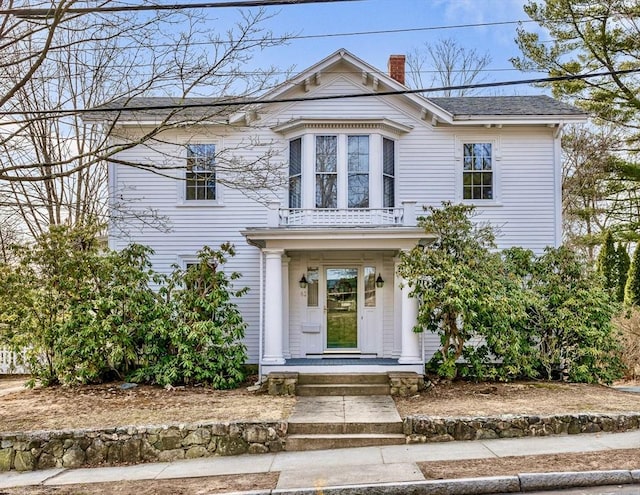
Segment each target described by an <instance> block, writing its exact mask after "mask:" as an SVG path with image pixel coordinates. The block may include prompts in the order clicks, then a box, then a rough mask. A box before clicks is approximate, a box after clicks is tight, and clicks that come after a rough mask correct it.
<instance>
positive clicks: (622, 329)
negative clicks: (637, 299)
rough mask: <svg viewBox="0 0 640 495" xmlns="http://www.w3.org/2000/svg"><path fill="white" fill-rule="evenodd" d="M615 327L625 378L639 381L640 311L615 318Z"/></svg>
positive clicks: (629, 312) (622, 314)
mask: <svg viewBox="0 0 640 495" xmlns="http://www.w3.org/2000/svg"><path fill="white" fill-rule="evenodd" d="M613 325H614V327H615V328H616V329H617V330H618V332H619V340H620V347H621V348H622V352H621V360H622V365H623V366H624V377H625V378H626V379H629V380H637V379H638V378H640V311H639V310H638V309H637V308H630V309H628V310H627V311H625V312H624V313H621V314H619V315H617V316H615V317H614V318H613Z"/></svg>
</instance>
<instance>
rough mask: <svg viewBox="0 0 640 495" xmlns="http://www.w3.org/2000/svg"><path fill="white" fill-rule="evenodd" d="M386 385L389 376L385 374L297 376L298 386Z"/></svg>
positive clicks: (312, 374) (302, 374) (313, 374)
mask: <svg viewBox="0 0 640 495" xmlns="http://www.w3.org/2000/svg"><path fill="white" fill-rule="evenodd" d="M329 384H331V385H339V384H351V385H353V384H361V385H374V384H378V385H387V384H389V376H388V375H387V374H386V373H346V374H331V373H327V374H318V373H306V374H304V373H301V374H300V375H298V385H329Z"/></svg>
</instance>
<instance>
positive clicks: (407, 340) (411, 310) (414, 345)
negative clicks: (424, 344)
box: [398, 278, 422, 364]
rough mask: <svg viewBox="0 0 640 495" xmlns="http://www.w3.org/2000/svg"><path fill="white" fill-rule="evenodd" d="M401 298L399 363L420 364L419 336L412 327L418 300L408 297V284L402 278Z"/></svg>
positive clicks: (416, 312)
mask: <svg viewBox="0 0 640 495" xmlns="http://www.w3.org/2000/svg"><path fill="white" fill-rule="evenodd" d="M401 286H402V288H401V299H402V304H401V308H402V325H401V340H402V350H401V353H400V359H398V363H399V364H421V363H422V356H420V338H419V336H418V334H417V333H415V332H414V331H413V327H414V326H415V325H416V323H417V321H418V300H417V299H415V298H413V297H410V296H409V292H410V291H411V289H410V288H409V284H408V283H407V281H406V280H405V279H404V278H403V279H401Z"/></svg>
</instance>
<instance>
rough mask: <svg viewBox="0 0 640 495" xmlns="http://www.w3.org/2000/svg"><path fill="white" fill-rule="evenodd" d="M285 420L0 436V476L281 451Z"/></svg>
mask: <svg viewBox="0 0 640 495" xmlns="http://www.w3.org/2000/svg"><path fill="white" fill-rule="evenodd" d="M286 434H287V423H286V422H285V421H279V422H273V423H199V424H191V425H177V426H130V427H122V428H110V429H90V430H61V431H35V432H27V433H0V471H9V470H11V469H15V470H16V471H31V470H34V469H48V468H55V467H65V468H78V467H81V466H96V465H117V464H133V463H140V462H167V461H173V460H176V459H192V458H196V457H208V456H214V455H220V456H227V455H238V454H247V453H248V454H264V453H266V452H279V451H281V450H283V449H284V439H285V437H286Z"/></svg>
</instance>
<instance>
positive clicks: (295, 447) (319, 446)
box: [286, 433, 406, 452]
mask: <svg viewBox="0 0 640 495" xmlns="http://www.w3.org/2000/svg"><path fill="white" fill-rule="evenodd" d="M404 443H406V437H405V436H404V435H403V434H401V433H397V434H392V433H387V434H382V433H378V434H376V433H343V434H317V435H289V436H288V437H287V444H286V450H287V451H288V452H300V451H308V450H328V449H348V448H352V447H377V446H382V445H403V444H404Z"/></svg>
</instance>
